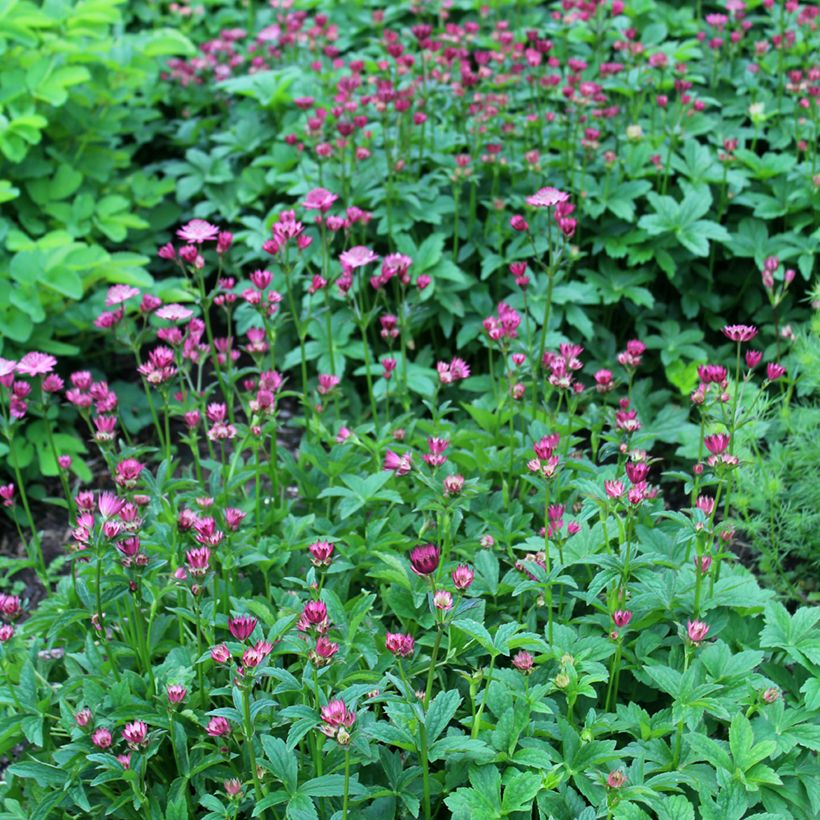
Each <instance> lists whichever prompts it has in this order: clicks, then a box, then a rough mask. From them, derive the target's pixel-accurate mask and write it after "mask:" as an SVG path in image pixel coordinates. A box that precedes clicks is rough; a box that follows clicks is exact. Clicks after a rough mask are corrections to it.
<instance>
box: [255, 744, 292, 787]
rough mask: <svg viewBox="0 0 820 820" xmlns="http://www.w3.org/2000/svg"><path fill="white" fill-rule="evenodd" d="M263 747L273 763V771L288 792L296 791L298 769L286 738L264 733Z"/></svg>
mask: <svg viewBox="0 0 820 820" xmlns="http://www.w3.org/2000/svg"><path fill="white" fill-rule="evenodd" d="M262 748H263V749H264V751H265V756H266V757H267V758H268V760H269V761H270V763H271V767H270V768H271V771H272V772H273V774H274V775H275V776H276V777H277V778H279V780H281V781H282V783H283V785H284V787H285V789H287V791H288V793H290V794H292V793H294V792H295V791H296V783H297V777H298V769H297V762H296V755H294V754H293V753H292V752H291V751H290V749H288V746H287V744H286V743H285V741H284V740H282V739H281V738H278V737H271V736H270V735H262Z"/></svg>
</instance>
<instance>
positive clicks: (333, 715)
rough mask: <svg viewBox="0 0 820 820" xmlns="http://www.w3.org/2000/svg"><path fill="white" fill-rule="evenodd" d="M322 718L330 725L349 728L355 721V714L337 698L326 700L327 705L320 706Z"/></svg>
mask: <svg viewBox="0 0 820 820" xmlns="http://www.w3.org/2000/svg"><path fill="white" fill-rule="evenodd" d="M322 720H323V721H324V722H325V724H327V725H328V726H330V727H333V728H338V727H339V726H345V727H346V728H348V729H349V728H350V727H351V726H352V725H353V724H354V723H355V722H356V715H355V714H354V713H353V712H351V711H350V710H349V709H348V708H347V706H345V702H344V701H343V700H342V699H341V698H339V699H338V700H331V701H328V704H327V706H323V707H322Z"/></svg>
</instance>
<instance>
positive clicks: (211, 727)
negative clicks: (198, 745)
mask: <svg viewBox="0 0 820 820" xmlns="http://www.w3.org/2000/svg"><path fill="white" fill-rule="evenodd" d="M205 731H206V732H207V733H208V734H209V735H210V736H211V737H225V735H229V734H230V733H231V724H230V723H228V720H227V718H224V717H219V716H217V717H212V718H211V719H210V720H209V721H208V725H207V726H206V727H205Z"/></svg>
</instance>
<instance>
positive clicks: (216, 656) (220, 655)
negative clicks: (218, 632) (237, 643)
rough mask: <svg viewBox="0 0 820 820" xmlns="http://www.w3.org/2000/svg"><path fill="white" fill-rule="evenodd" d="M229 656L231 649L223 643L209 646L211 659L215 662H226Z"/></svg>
mask: <svg viewBox="0 0 820 820" xmlns="http://www.w3.org/2000/svg"><path fill="white" fill-rule="evenodd" d="M230 657H231V650H230V649H228V647H227V646H226V645H225V644H224V643H221V644H219V646H212V647H211V660H213V661H216V663H227V662H228V661H229V660H230Z"/></svg>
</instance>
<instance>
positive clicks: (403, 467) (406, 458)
mask: <svg viewBox="0 0 820 820" xmlns="http://www.w3.org/2000/svg"><path fill="white" fill-rule="evenodd" d="M412 467H413V464H412V461H411V455H410V453H405V454H404V455H403V456H400V455H399V454H398V453H394V452H393V451H392V450H388V451H387V453H385V456H384V465H383V469H385V470H392V471H393V472H394V473H395V474H396V475H400V476H401V475H407V473H409V472H410V470H411V469H412Z"/></svg>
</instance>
